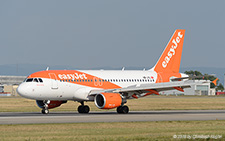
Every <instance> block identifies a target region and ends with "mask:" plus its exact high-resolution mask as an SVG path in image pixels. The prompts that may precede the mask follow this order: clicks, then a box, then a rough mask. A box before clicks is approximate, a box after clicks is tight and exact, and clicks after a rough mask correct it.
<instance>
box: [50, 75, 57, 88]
mask: <svg viewBox="0 0 225 141" xmlns="http://www.w3.org/2000/svg"><path fill="white" fill-rule="evenodd" d="M49 76H50V79H51V87H52V89H58V82H57V78H56V75H55V74H54V73H49Z"/></svg>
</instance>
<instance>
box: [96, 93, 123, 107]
mask: <svg viewBox="0 0 225 141" xmlns="http://www.w3.org/2000/svg"><path fill="white" fill-rule="evenodd" d="M94 101H95V105H96V107H98V108H99V109H113V108H116V107H119V106H120V105H121V104H122V98H121V96H120V94H117V93H101V94H97V95H96V96H95V99H94Z"/></svg>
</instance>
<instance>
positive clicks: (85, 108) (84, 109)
mask: <svg viewBox="0 0 225 141" xmlns="http://www.w3.org/2000/svg"><path fill="white" fill-rule="evenodd" d="M77 110H78V112H79V113H89V111H90V108H89V106H87V105H84V106H83V105H80V106H79V107H78V108H77Z"/></svg>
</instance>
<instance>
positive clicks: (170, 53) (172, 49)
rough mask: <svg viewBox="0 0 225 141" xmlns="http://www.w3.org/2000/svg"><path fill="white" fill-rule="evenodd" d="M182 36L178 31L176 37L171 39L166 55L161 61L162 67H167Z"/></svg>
mask: <svg viewBox="0 0 225 141" xmlns="http://www.w3.org/2000/svg"><path fill="white" fill-rule="evenodd" d="M182 37H183V35H182V34H181V32H178V35H177V37H176V38H175V39H173V41H172V43H173V44H172V46H171V47H170V50H169V51H168V53H167V56H166V57H165V58H164V61H163V62H162V66H163V68H166V67H167V65H168V63H169V62H170V60H171V58H172V57H173V56H174V55H175V54H176V49H177V46H178V44H179V43H180V40H181V38H182Z"/></svg>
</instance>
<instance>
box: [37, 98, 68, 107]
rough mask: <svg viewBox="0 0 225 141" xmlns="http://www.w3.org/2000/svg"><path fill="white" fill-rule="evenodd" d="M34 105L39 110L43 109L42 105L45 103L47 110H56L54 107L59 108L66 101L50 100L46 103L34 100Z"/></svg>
mask: <svg viewBox="0 0 225 141" xmlns="http://www.w3.org/2000/svg"><path fill="white" fill-rule="evenodd" d="M36 103H37V105H38V107H40V108H42V109H43V108H45V107H44V105H45V103H46V104H47V105H48V107H47V108H48V109H52V108H56V107H59V106H60V105H61V104H63V103H67V101H50V100H47V101H43V100H36Z"/></svg>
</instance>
